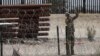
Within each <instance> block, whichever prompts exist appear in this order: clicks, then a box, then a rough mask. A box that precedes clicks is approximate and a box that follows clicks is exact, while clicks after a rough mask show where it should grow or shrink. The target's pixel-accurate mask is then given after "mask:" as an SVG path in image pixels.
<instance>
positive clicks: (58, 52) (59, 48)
mask: <svg viewBox="0 0 100 56" xmlns="http://www.w3.org/2000/svg"><path fill="white" fill-rule="evenodd" d="M57 40H58V41H57V42H58V55H60V41H59V27H58V26H57Z"/></svg>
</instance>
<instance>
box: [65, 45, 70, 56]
mask: <svg viewBox="0 0 100 56" xmlns="http://www.w3.org/2000/svg"><path fill="white" fill-rule="evenodd" d="M66 45H67V47H66V49H67V55H69V54H70V49H69V43H66Z"/></svg>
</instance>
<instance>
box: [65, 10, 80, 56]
mask: <svg viewBox="0 0 100 56" xmlns="http://www.w3.org/2000/svg"><path fill="white" fill-rule="evenodd" d="M75 14H76V15H75V16H74V17H71V16H70V14H69V13H68V12H66V13H65V16H66V17H67V19H66V20H65V22H66V42H67V43H66V49H67V50H66V51H67V55H69V54H70V55H74V41H75V37H74V32H75V29H74V20H75V19H76V18H77V17H78V15H79V14H78V12H77V11H76V10H75Z"/></svg>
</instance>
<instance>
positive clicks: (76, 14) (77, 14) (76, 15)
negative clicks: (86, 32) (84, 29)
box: [73, 10, 79, 20]
mask: <svg viewBox="0 0 100 56" xmlns="http://www.w3.org/2000/svg"><path fill="white" fill-rule="evenodd" d="M78 16H79V13H78V12H77V11H76V10H75V16H74V17H73V20H75V19H76V18H77V17H78Z"/></svg>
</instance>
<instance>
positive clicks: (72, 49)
mask: <svg viewBox="0 0 100 56" xmlns="http://www.w3.org/2000/svg"><path fill="white" fill-rule="evenodd" d="M74 42H75V39H74V35H73V36H72V39H71V54H72V55H74Z"/></svg>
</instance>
